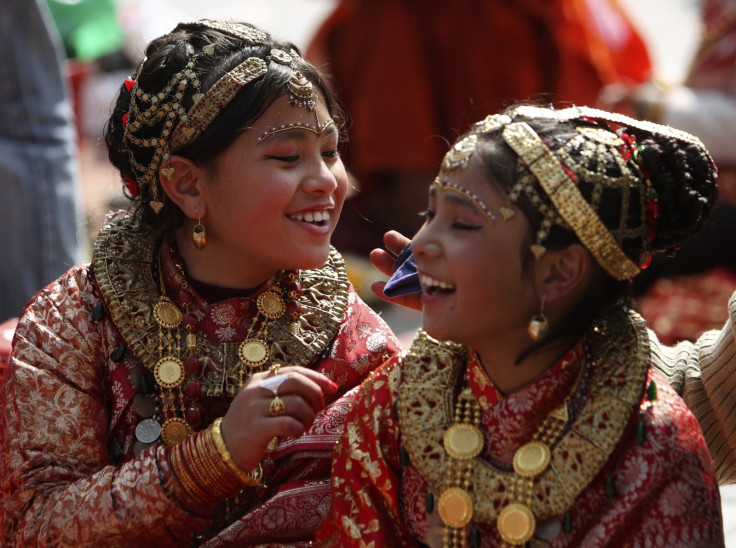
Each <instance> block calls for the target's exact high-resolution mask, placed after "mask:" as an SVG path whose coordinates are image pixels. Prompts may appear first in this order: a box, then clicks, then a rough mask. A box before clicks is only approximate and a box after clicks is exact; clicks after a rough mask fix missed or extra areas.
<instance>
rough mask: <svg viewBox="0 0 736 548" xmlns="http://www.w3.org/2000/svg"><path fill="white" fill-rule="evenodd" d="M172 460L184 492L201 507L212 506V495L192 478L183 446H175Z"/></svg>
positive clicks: (175, 473)
mask: <svg viewBox="0 0 736 548" xmlns="http://www.w3.org/2000/svg"><path fill="white" fill-rule="evenodd" d="M170 460H171V469H172V471H173V472H174V476H175V477H176V479H178V480H179V483H180V484H181V485H182V487H183V488H184V491H186V492H187V494H189V496H190V497H191V498H192V500H194V502H196V503H197V504H199V505H200V506H209V505H211V504H212V499H211V496H210V494H209V493H207V492H206V491H205V490H204V489H203V488H202V487H200V486H199V485H198V483H199V482H198V481H197V480H196V478H194V477H193V476H192V473H191V472H190V470H189V467H188V466H187V465H186V461H187V459H186V457H185V456H184V452H183V446H175V447H173V448H172V450H171V456H170Z"/></svg>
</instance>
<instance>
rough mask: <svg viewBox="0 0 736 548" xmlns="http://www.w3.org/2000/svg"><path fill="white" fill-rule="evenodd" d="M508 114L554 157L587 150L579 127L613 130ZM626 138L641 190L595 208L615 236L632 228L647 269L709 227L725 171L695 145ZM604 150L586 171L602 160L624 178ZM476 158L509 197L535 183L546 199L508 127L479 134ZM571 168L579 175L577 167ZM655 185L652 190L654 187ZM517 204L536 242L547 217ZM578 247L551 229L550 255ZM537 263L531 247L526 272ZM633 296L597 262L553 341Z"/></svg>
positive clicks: (625, 244) (604, 196) (608, 197)
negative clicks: (653, 216)
mask: <svg viewBox="0 0 736 548" xmlns="http://www.w3.org/2000/svg"><path fill="white" fill-rule="evenodd" d="M507 112H509V113H511V116H512V119H513V121H514V122H519V121H523V122H526V123H527V124H528V125H529V126H531V127H532V129H533V130H534V131H535V132H536V133H537V135H539V137H540V138H541V139H542V140H543V141H544V142H545V144H546V145H547V147H548V148H549V149H550V150H552V151H553V152H554V151H555V150H558V149H560V148H561V147H567V152H568V153H570V154H575V153H576V152H580V151H579V150H578V151H575V150H571V149H570V147H569V146H567V145H568V143H569V142H570V139H571V137H572V136H574V135H577V134H578V131H577V129H578V128H579V127H581V126H588V127H598V128H600V127H606V128H607V129H610V128H608V127H607V126H602V125H601V122H600V121H594V120H588V119H577V120H571V121H562V120H555V119H550V118H545V117H540V118H534V117H525V116H520V115H516V116H514V115H513V107H512V109H509V110H507ZM611 131H613V130H611ZM618 133H619V134H621V133H627V134H629V135H634V136H635V139H636V143H637V145H638V153H639V154H640V159H639V163H638V167H637V166H636V165H635V166H633V167H632V166H631V165H628V164H627V168H629V169H630V170H631V171H632V172H633V173H635V174H636V175H637V179H638V183H639V184H637V185H631V186H625V187H620V188H606V189H605V190H604V191H603V192H601V193H600V197H599V199H600V202H599V205H598V206H597V208H595V209H596V213H597V214H598V216H599V218H600V219H601V221H602V222H603V224H604V225H605V226H606V228H608V229H609V231H615V230H617V229H620V228H621V227H622V226H625V227H626V228H627V229H628V230H625V231H622V232H623V234H624V235H625V236H624V237H622V238H621V241H620V242H619V244H620V246H621V249H622V250H623V252H624V253H625V254H626V255H627V256H628V257H629V258H630V259H631V260H632V261H633V262H634V263H635V264H641V261H642V260H643V259H644V258H645V257H646V256H647V255H648V254H649V253H653V252H665V253H671V252H673V251H674V250H676V249H677V248H678V247H679V246H680V245H682V243H683V242H684V241H685V240H686V239H687V238H688V237H690V236H692V235H694V234H696V233H697V232H698V231H699V230H700V229H701V227H702V226H703V224H704V222H705V220H706V218H707V216H708V214H709V212H710V210H711V208H712V207H713V204H714V202H715V201H716V198H717V195H718V191H717V186H716V176H717V173H716V169H715V166H714V165H713V163H712V160H711V158H710V156H709V155H708V153H707V151H706V149H705V148H704V147H702V146H699V145H698V144H696V143H694V142H688V141H684V140H680V139H677V138H675V137H673V136H672V135H668V134H667V133H664V132H663V133H650V132H647V131H644V130H642V129H635V128H622V129H620V130H619V132H618ZM596 150H597V152H596V156H598V157H597V158H580V164H579V165H583V164H584V165H586V167H587V169H591V167H590V166H591V164H593V163H596V162H602V164H600V165H602V168H601V169H603V170H604V172H605V174H606V176H610V177H612V178H615V177H620V176H621V169H620V165H619V164H617V162H616V160H615V158H614V155H613V153H612V151H611V149H605V148H603V147H598V148H597V149H596ZM474 156H477V158H478V159H479V160H480V161H481V163H482V165H483V166H484V167H485V169H486V173H487V176H488V179H489V180H490V181H493V182H494V183H495V184H496V185H497V186H498V188H499V190H500V191H501V192H503V193H504V194H506V195H508V194H509V193H510V192H511V191H512V189H513V187H514V186H515V185H516V184H517V182H518V181H519V179H520V178H522V177H528V178H530V179H531V180H532V181H533V184H535V186H536V188H538V189H539V191H538V194H539V195H540V196H545V193H544V191H543V190H541V188H540V187H539V183H538V182H537V181H536V179H535V178H534V177H533V175H532V174H531V172H530V171H529V170H528V168H527V167H526V166H525V165H524V164H523V162H522V161H521V160H520V159H519V157H518V156H517V154H516V153H515V152H514V151H513V150H512V149H511V148H510V147H509V145H508V144H507V143H506V142H505V141H504V139H503V137H502V134H501V130H500V129H498V128H496V129H494V130H493V131H490V132H487V133H479V134H478V144H477V146H476V152H475V153H474ZM567 167H569V168H571V169H572V170H573V171H574V170H575V167H571V166H567ZM579 171H580V172H576V173H575V176H576V177H577V186H578V189H579V190H580V193H581V194H582V195H583V197H584V198H585V200H586V201H587V202H588V203H591V193H592V192H593V190H592V188H591V187H592V186H593V185H590V184H589V183H590V182H591V181H586V179H585V177H586V175H587V173H588V172H587V171H585V170H584V169H581V170H579ZM647 179H648V180H649V182H650V183H651V187H649V186H648V185H647ZM652 190H653V191H654V192H655V193H656V204H657V209H658V214H659V217H658V219H657V220H656V221H655V222H654V224H653V225H651V226H648V225H642V223H644V222H645V221H646V216H645V215H642V213H641V212H642V208H645V207H647V204H646V195H645V194H646V193H647V192H652ZM624 192H625V193H626V194H624ZM627 200H628V202H626V201H627ZM515 204H516V206H517V207H518V208H519V209H520V210H521V211H522V213H523V214H524V215H525V216H526V218H527V219H528V220H529V223H530V227H531V228H530V231H529V244H531V243H533V242H534V237H535V234H537V231H538V230H539V229H540V225H541V223H542V220H543V216H542V214H540V212H539V210H538V209H537V206H535V205H534V204H533V203H532V202H531V200H529V199H528V197H527V196H526V195H525V194H523V193H522V194H521V195H520V196H518V198H516V200H515ZM626 235H628V237H626ZM574 243H581V242H580V240H579V238H578V237H577V235H576V234H575V233H574V232H573V231H572V230H570V229H568V228H566V227H562V226H559V225H554V226H553V227H552V228H551V230H550V232H549V235H548V236H547V238H546V239H545V241H544V245H545V246H546V247H547V248H549V249H563V248H565V247H567V246H569V245H572V244H574ZM533 260H534V256H533V254H532V252H531V250H530V246H525V247H524V248H523V250H522V264H523V265H524V267H525V268H526V267H527V266H528V265H529V264H531V262H532V261H533ZM632 295H633V293H632V281H631V280H616V279H614V278H613V277H611V276H609V275H608V274H607V273H606V272H605V271H604V270H603V269H602V268H601V267H600V265H598V264H597V263H596V275H595V277H594V281H593V283H592V284H591V285H590V287H589V288H588V291H587V293H586V294H585V295H584V296H583V298H581V300H580V301H579V302H578V304H577V306H576V307H574V309H573V310H571V311H570V312H569V314H568V317H567V318H565V319H563V321H561V322H559V323H558V324H557V325H555V326H551V328H552V331H551V332H550V334H549V337H548V341H549V342H552V341H554V340H555V339H560V338H567V337H570V338H573V337H579V336H581V335H582V333H583V332H584V331H585V329H586V328H587V327H588V326H589V325H591V323H592V322H594V321H595V320H596V318H597V317H599V316H602V315H604V314H606V313H607V312H608V311H609V310H610V309H611V308H613V307H621V306H625V307H629V308H635V305H634V302H633V298H632Z"/></svg>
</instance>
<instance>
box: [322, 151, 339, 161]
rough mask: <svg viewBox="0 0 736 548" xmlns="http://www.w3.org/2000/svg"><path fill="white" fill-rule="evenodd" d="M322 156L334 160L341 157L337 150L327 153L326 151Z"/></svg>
mask: <svg viewBox="0 0 736 548" xmlns="http://www.w3.org/2000/svg"><path fill="white" fill-rule="evenodd" d="M322 156H324V157H325V158H332V159H335V158H339V157H340V151H339V150H337V149H335V150H327V151H325V152H323V153H322Z"/></svg>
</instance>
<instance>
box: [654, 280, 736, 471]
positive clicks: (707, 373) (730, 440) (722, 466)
mask: <svg viewBox="0 0 736 548" xmlns="http://www.w3.org/2000/svg"><path fill="white" fill-rule="evenodd" d="M728 311H729V319H728V321H727V322H726V324H725V325H724V327H723V329H721V331H707V332H706V333H704V334H703V335H701V336H700V338H699V339H698V340H697V341H695V342H694V343H691V342H681V343H679V344H677V345H676V346H672V347H668V346H664V345H663V344H662V343H660V342H659V340H657V336H656V335H655V334H654V332H652V331H650V332H649V336H650V339H651V348H652V363H653V364H654V366H655V367H656V368H657V369H659V370H660V371H661V372H662V373H664V375H665V376H666V377H667V380H668V381H669V382H670V384H671V385H672V386H673V387H674V388H675V390H677V391H678V392H679V393H680V394H681V395H682V398H683V399H684V400H685V403H687V405H688V407H690V409H691V410H692V412H693V413H694V414H695V416H696V417H697V419H698V422H699V423H700V427H701V428H702V430H703V435H704V436H705V440H706V442H707V444H708V449H709V450H710V453H711V456H712V457H713V464H714V466H715V469H716V475H717V476H718V482H719V483H720V484H722V485H724V484H728V483H736V293H734V294H733V295H732V296H731V299H730V300H729V303H728Z"/></svg>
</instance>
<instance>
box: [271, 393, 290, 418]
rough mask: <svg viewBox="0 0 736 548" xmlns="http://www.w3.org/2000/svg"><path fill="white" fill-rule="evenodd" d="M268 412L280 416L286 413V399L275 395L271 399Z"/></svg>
mask: <svg viewBox="0 0 736 548" xmlns="http://www.w3.org/2000/svg"><path fill="white" fill-rule="evenodd" d="M268 413H269V414H270V415H271V416H272V417H280V416H281V415H285V414H286V404H285V403H284V400H282V399H281V398H279V397H278V396H274V397H273V399H272V400H271V404H270V405H269V406H268Z"/></svg>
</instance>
